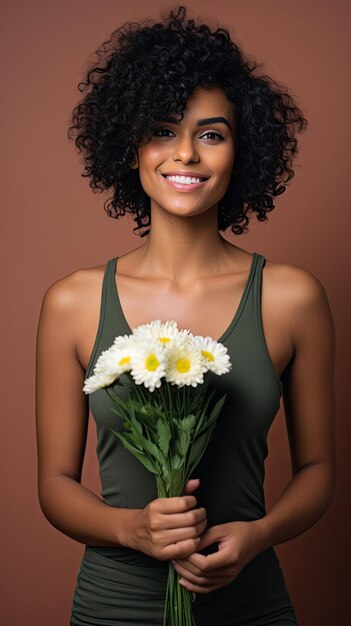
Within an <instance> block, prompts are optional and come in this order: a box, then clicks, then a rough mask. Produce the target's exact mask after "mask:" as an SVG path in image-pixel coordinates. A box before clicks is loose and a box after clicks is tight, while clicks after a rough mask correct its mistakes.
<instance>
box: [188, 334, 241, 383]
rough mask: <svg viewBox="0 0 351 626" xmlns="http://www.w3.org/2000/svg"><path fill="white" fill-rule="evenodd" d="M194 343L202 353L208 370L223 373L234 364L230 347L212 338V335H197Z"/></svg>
mask: <svg viewBox="0 0 351 626" xmlns="http://www.w3.org/2000/svg"><path fill="white" fill-rule="evenodd" d="M194 343H195V345H196V347H197V349H198V350H199V351H200V353H201V354H202V357H203V359H204V361H205V365H206V368H207V370H210V371H211V372H214V373H215V374H218V375H221V374H226V373H227V372H229V371H230V369H231V367H232V364H231V362H230V358H229V355H228V354H227V353H228V349H227V348H226V347H225V346H224V345H223V344H222V343H219V342H218V341H216V340H215V339H212V337H203V336H202V335H196V336H195V337H194Z"/></svg>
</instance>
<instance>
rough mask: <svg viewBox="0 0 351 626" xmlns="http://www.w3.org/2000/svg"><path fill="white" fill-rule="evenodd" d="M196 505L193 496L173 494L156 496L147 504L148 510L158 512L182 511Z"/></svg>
mask: <svg viewBox="0 0 351 626" xmlns="http://www.w3.org/2000/svg"><path fill="white" fill-rule="evenodd" d="M196 505H197V500H196V498H195V496H190V495H185V496H174V497H171V498H157V500H153V502H152V503H151V504H150V505H149V510H150V511H151V510H152V511H157V512H160V513H165V514H167V513H182V512H185V511H188V510H189V509H192V508H194V507H195V506H196Z"/></svg>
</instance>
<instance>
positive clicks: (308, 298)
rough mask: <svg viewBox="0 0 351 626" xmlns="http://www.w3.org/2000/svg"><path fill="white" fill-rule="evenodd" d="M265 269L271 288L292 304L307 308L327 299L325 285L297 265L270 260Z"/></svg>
mask: <svg viewBox="0 0 351 626" xmlns="http://www.w3.org/2000/svg"><path fill="white" fill-rule="evenodd" d="M265 267H266V268H267V269H266V274H267V283H269V287H270V288H271V289H276V290H277V291H279V293H280V294H281V295H282V296H283V298H284V300H286V301H288V302H289V303H290V304H294V303H295V306H306V305H310V304H313V303H318V302H322V301H324V300H325V299H326V298H327V293H326V289H325V287H324V285H323V283H322V282H321V280H320V279H319V278H318V277H317V276H315V274H313V273H312V272H310V271H308V270H306V269H304V268H302V267H299V266H297V265H288V264H287V263H275V262H273V261H268V260H266V263H265Z"/></svg>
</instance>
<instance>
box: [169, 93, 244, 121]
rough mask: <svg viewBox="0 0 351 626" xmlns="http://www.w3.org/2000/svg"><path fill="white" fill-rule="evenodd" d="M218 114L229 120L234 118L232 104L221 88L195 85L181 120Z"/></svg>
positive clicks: (193, 119) (191, 119)
mask: <svg viewBox="0 0 351 626" xmlns="http://www.w3.org/2000/svg"><path fill="white" fill-rule="evenodd" d="M219 115H223V116H224V117H227V118H228V119H229V121H233V120H234V105H233V103H232V102H231V101H230V100H229V99H228V98H227V96H226V94H225V92H224V91H223V89H221V88H220V87H217V86H213V87H211V88H208V89H204V88H203V87H196V88H195V89H194V91H193V92H192V94H191V95H190V96H189V98H188V100H187V103H186V107H185V109H184V117H183V120H182V122H185V121H186V120H189V121H195V120H197V119H198V118H201V117H215V116H219ZM177 119H179V116H177Z"/></svg>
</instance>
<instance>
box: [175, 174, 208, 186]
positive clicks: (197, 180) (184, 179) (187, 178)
mask: <svg viewBox="0 0 351 626" xmlns="http://www.w3.org/2000/svg"><path fill="white" fill-rule="evenodd" d="M166 178H167V179H168V180H171V181H172V182H174V183H182V184H183V185H184V184H185V185H191V184H194V183H201V182H203V181H202V180H201V178H195V177H193V178H191V177H190V176H166Z"/></svg>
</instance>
